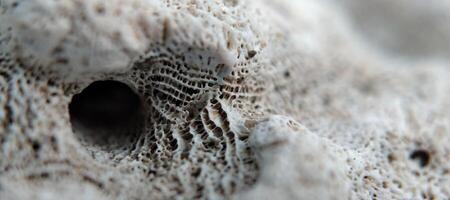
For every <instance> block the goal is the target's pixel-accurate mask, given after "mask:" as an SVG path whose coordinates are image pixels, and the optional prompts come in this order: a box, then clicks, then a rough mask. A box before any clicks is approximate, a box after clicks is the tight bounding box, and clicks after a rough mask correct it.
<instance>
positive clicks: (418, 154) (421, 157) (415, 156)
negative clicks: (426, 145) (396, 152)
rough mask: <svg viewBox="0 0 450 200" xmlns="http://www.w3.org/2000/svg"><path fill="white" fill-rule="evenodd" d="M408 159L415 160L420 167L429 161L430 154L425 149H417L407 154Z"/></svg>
mask: <svg viewBox="0 0 450 200" xmlns="http://www.w3.org/2000/svg"><path fill="white" fill-rule="evenodd" d="M409 158H410V159H412V160H416V161H417V162H418V163H419V165H420V167H425V166H427V165H428V164H429V163H430V160H431V155H430V153H429V152H428V151H427V150H424V149H418V150H415V151H413V152H412V153H411V155H410V156H409Z"/></svg>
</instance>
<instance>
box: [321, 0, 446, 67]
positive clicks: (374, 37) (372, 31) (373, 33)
mask: <svg viewBox="0 0 450 200" xmlns="http://www.w3.org/2000/svg"><path fill="white" fill-rule="evenodd" d="M329 3H331V4H335V5H336V6H337V7H338V8H340V9H341V11H342V12H343V13H344V15H345V16H346V17H348V20H349V21H350V23H351V26H353V28H354V29H355V30H356V31H357V32H358V34H360V35H361V37H362V38H363V39H364V40H366V41H368V43H369V45H372V46H373V47H375V48H378V49H379V50H381V51H382V52H385V53H386V54H389V55H390V56H394V57H395V58H397V59H406V60H412V61H422V60H428V59H437V60H441V61H449V60H450V1H447V0H427V1H423V0H395V1H392V0H367V1H361V0H341V1H329Z"/></svg>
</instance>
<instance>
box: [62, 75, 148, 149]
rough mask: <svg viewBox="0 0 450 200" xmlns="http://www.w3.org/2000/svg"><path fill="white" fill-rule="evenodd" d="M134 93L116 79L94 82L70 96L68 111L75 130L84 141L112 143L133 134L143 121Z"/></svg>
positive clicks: (138, 101)
mask: <svg viewBox="0 0 450 200" xmlns="http://www.w3.org/2000/svg"><path fill="white" fill-rule="evenodd" d="M143 111H144V106H143V103H142V100H141V98H140V96H139V95H138V94H136V92H135V91H134V90H133V89H131V88H130V87H129V86H128V85H127V84H125V83H122V82H119V81H112V80H106V81H96V82H94V83H92V84H90V85H89V86H88V87H86V88H85V89H84V90H83V91H82V92H81V93H79V94H77V95H75V96H74V97H73V98H72V102H71V103H70V104H69V114H70V119H71V123H72V127H73V129H74V132H75V133H76V134H78V136H81V139H83V140H84V141H85V142H90V143H93V144H97V145H108V146H114V145H119V143H123V142H125V141H127V140H129V139H131V138H132V137H134V136H135V135H136V134H137V133H138V132H139V129H140V127H141V126H142V123H143V120H144V112H143Z"/></svg>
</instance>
